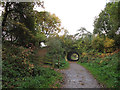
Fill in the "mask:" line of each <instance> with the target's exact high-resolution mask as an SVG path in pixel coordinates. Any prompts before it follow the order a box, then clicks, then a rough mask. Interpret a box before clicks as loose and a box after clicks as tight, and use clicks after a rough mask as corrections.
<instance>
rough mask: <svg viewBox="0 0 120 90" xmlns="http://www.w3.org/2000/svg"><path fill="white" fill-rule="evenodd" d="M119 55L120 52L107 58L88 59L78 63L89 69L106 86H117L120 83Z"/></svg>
mask: <svg viewBox="0 0 120 90" xmlns="http://www.w3.org/2000/svg"><path fill="white" fill-rule="evenodd" d="M119 55H120V53H118V54H115V55H113V56H107V57H105V58H96V59H95V60H93V61H91V62H89V63H88V62H86V61H85V62H83V63H80V62H78V63H79V64H80V65H82V66H84V67H85V68H86V69H88V70H89V71H90V72H91V73H92V74H93V76H94V77H95V78H96V79H97V81H98V82H99V83H101V84H103V85H104V87H106V88H117V87H119V84H120V82H119V80H118V78H119V74H120V72H119V71H118V60H119Z"/></svg>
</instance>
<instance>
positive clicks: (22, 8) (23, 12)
mask: <svg viewBox="0 0 120 90" xmlns="http://www.w3.org/2000/svg"><path fill="white" fill-rule="evenodd" d="M38 3H40V2H38ZM38 3H35V2H24V3H23V2H5V3H3V6H4V8H5V10H4V12H3V21H2V37H3V41H5V40H7V41H8V40H9V41H11V42H12V43H13V42H14V43H15V42H16V43H17V44H19V45H23V46H25V45H26V44H28V43H30V42H31V43H35V42H34V41H35V37H34V36H35V34H36V32H35V18H34V10H33V8H34V5H36V4H38Z"/></svg>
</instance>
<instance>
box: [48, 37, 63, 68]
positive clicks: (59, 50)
mask: <svg viewBox="0 0 120 90" xmlns="http://www.w3.org/2000/svg"><path fill="white" fill-rule="evenodd" d="M47 45H48V46H49V52H48V53H49V55H50V56H52V64H53V67H54V65H55V63H56V62H57V63H58V67H60V59H62V57H63V52H64V48H63V47H62V43H61V40H60V39H59V38H57V37H50V38H49V39H48V42H47Z"/></svg>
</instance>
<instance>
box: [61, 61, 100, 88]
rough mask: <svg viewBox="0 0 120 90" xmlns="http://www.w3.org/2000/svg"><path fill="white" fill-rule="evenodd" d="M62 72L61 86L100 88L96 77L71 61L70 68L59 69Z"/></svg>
mask: <svg viewBox="0 0 120 90" xmlns="http://www.w3.org/2000/svg"><path fill="white" fill-rule="evenodd" d="M61 73H62V74H64V76H65V77H64V79H65V80H64V82H63V83H62V84H63V86H62V88H100V86H99V84H98V83H97V81H96V79H95V78H93V76H92V75H91V74H90V73H89V72H88V71H87V70H86V69H85V68H84V67H82V66H80V65H79V64H77V63H75V62H72V63H70V68H69V69H67V70H61Z"/></svg>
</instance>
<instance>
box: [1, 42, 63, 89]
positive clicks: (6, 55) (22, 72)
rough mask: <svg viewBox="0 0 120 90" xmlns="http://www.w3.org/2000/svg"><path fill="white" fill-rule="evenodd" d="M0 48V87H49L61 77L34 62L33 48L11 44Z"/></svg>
mask: <svg viewBox="0 0 120 90" xmlns="http://www.w3.org/2000/svg"><path fill="white" fill-rule="evenodd" d="M2 48H3V49H2V50H3V53H2V60H3V61H2V62H3V63H2V88H51V87H52V85H53V84H54V83H55V82H56V81H60V80H61V79H62V76H61V74H60V73H58V72H56V71H54V70H53V69H50V68H43V67H40V66H38V65H36V64H34V60H35V59H37V57H36V55H35V52H34V50H32V49H30V48H25V47H22V46H21V47H19V46H15V45H11V44H3V47H2ZM56 85H57V84H56ZM57 86H58V85H57ZM57 86H54V87H57Z"/></svg>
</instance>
